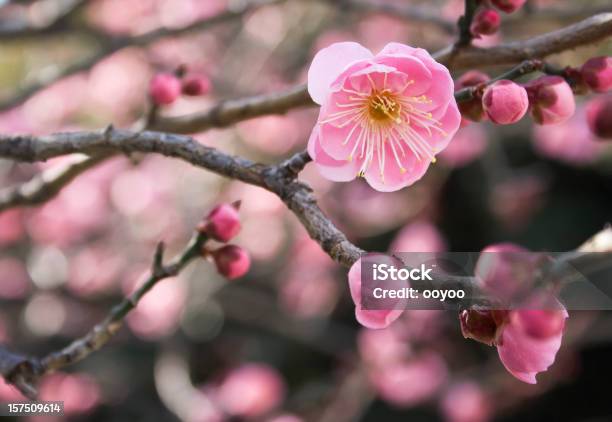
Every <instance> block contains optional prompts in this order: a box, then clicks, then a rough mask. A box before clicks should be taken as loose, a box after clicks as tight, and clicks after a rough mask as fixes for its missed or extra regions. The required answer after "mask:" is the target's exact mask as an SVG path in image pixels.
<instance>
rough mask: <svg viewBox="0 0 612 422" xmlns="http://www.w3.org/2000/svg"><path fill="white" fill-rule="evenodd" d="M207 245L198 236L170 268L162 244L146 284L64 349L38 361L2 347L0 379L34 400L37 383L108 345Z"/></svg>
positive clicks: (157, 250)
mask: <svg viewBox="0 0 612 422" xmlns="http://www.w3.org/2000/svg"><path fill="white" fill-rule="evenodd" d="M205 241H206V237H205V236H204V235H202V234H201V233H199V232H196V233H195V234H194V235H193V237H192V239H191V241H190V242H189V244H188V245H187V247H186V248H185V249H184V250H183V252H181V253H180V254H179V255H178V256H177V257H176V258H174V260H173V261H172V262H171V263H169V264H167V265H164V264H163V251H164V248H163V243H160V244H159V245H158V247H157V249H156V251H155V255H154V258H153V265H152V267H151V271H150V274H149V276H148V278H147V279H146V280H145V282H144V283H143V284H142V285H141V286H140V287H138V288H137V289H136V290H135V291H134V292H133V293H132V294H131V295H130V296H128V297H126V298H125V299H123V300H122V301H121V302H120V303H118V304H117V305H116V306H115V307H113V308H112V309H111V310H110V311H109V313H108V315H107V316H106V318H104V320H103V321H101V322H100V323H98V324H97V325H95V326H94V327H93V328H92V329H91V330H90V331H89V332H88V333H87V334H85V335H84V336H83V337H80V338H78V339H76V340H74V341H73V342H72V343H70V344H69V345H68V346H66V347H64V348H63V349H61V350H58V351H55V352H52V353H49V354H48V355H46V356H44V357H42V358H40V359H38V358H31V357H26V356H22V355H17V354H14V353H12V352H9V351H7V350H6V349H4V348H2V347H0V375H1V376H2V377H3V378H5V379H6V380H7V381H8V382H9V383H12V384H13V385H15V387H17V388H18V389H19V390H20V391H21V392H22V393H23V394H24V395H25V396H26V397H29V398H31V399H34V398H35V397H36V388H35V387H34V383H35V382H36V381H37V380H38V378H40V377H41V376H43V375H45V374H47V373H50V372H53V371H56V370H58V369H61V368H63V367H65V366H68V365H72V364H74V363H76V362H79V361H81V360H83V359H85V358H86V357H87V356H89V355H90V354H92V353H94V352H95V351H97V350H99V349H100V348H102V347H103V346H104V345H105V344H107V343H108V342H109V340H110V339H111V338H113V336H114V335H115V333H117V331H119V329H120V328H121V326H122V325H123V321H124V319H125V317H126V316H127V314H128V313H129V312H130V311H131V310H132V309H134V308H135V307H136V306H137V305H138V303H139V302H140V300H141V299H142V298H143V296H144V295H145V294H146V293H147V292H149V291H150V290H151V289H152V288H153V287H155V285H156V284H157V283H158V282H160V281H161V280H164V279H166V278H169V277H175V276H176V275H178V274H179V273H180V272H181V270H182V269H183V268H185V267H186V266H187V265H188V264H189V263H190V262H191V261H192V260H193V259H194V258H197V257H198V256H200V251H201V249H202V245H203V244H204V242H205Z"/></svg>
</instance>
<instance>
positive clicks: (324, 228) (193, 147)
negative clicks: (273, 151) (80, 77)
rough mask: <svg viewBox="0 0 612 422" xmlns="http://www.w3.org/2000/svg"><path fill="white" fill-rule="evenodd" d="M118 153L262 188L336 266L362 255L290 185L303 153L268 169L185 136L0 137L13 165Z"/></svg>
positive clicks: (308, 196) (309, 197)
mask: <svg viewBox="0 0 612 422" xmlns="http://www.w3.org/2000/svg"><path fill="white" fill-rule="evenodd" d="M118 152H123V153H131V152H144V153H159V154H162V155H165V156H168V157H174V158H179V159H182V160H184V161H186V162H189V163H191V164H193V165H195V166H198V167H201V168H205V169H208V170H211V171H213V172H215V173H217V174H219V175H222V176H225V177H229V178H231V179H236V180H240V181H242V182H245V183H249V184H252V185H256V186H260V187H263V188H265V189H267V190H269V191H271V192H273V193H275V194H276V195H277V196H278V197H279V198H280V199H281V200H283V202H284V203H285V204H286V205H287V207H288V208H289V209H290V210H291V211H293V213H294V214H295V215H296V216H297V217H298V219H299V220H300V221H301V222H302V224H303V225H304V227H305V228H306V230H307V231H308V233H309V234H310V236H311V237H312V238H313V239H314V240H316V241H317V242H318V243H319V244H320V245H321V247H322V248H323V250H325V251H326V252H327V253H328V254H329V255H330V256H331V257H332V258H333V259H334V260H336V261H337V262H339V263H340V264H343V265H345V266H350V265H351V264H352V263H353V262H355V261H356V260H357V259H358V258H359V255H360V253H361V252H362V250H361V249H359V248H357V247H356V246H355V245H353V244H352V243H350V242H349V241H348V240H347V239H346V236H345V235H344V234H343V233H342V232H341V231H340V230H338V228H336V226H335V225H334V224H333V223H332V222H331V221H330V220H329V219H328V218H327V217H326V216H325V214H324V213H323V211H321V209H320V208H319V206H318V205H317V203H316V200H315V197H314V195H313V193H312V190H311V189H310V187H309V186H308V185H306V184H304V183H302V182H300V181H297V180H295V176H296V173H297V172H299V171H300V170H301V168H303V166H304V165H305V164H306V163H308V162H309V161H310V158H309V157H308V156H307V154H306V153H305V152H300V153H298V154H296V155H295V156H294V157H292V158H290V159H289V160H287V161H285V162H284V163H281V164H279V165H271V166H269V165H264V164H261V163H255V162H253V161H250V160H247V159H245V158H240V157H234V156H230V155H227V154H224V153H222V152H220V151H217V150H216V149H214V148H210V147H207V146H204V145H202V144H200V143H199V142H197V141H195V140H194V139H192V138H190V137H188V136H183V135H175V134H167V133H160V132H150V131H144V132H131V131H126V130H116V129H113V128H109V129H107V130H105V131H98V132H74V133H58V134H54V135H47V136H40V137H34V136H10V135H0V157H4V158H10V159H14V160H19V161H42V160H46V159H49V158H53V157H57V156H61V155H66V154H72V153H86V154H98V153H104V154H107V153H118Z"/></svg>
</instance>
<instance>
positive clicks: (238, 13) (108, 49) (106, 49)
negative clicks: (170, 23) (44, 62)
mask: <svg viewBox="0 0 612 422" xmlns="http://www.w3.org/2000/svg"><path fill="white" fill-rule="evenodd" d="M282 1H285V0H253V1H251V2H249V3H247V4H246V6H244V7H243V8H241V9H239V10H235V11H234V10H230V11H227V12H224V13H221V14H219V15H217V16H213V17H211V18H207V19H202V20H200V21H197V22H194V23H192V24H190V25H187V26H185V27H182V28H176V29H168V28H160V29H156V30H153V31H150V32H147V33H145V34H142V35H139V36H135V37H127V38H126V37H122V38H109V39H106V40H104V41H105V43H104V46H103V47H102V48H101V49H100V51H98V52H97V53H95V54H94V55H92V56H90V57H88V58H85V59H83V60H81V61H79V62H77V63H74V64H72V65H70V66H68V67H66V68H65V69H63V70H59V71H58V72H55V73H52V72H48V73H47V72H45V73H44V74H43V75H40V76H39V78H38V79H37V80H36V81H35V82H33V83H32V84H31V85H29V86H27V87H25V88H23V89H22V90H21V91H19V92H17V93H16V94H15V95H13V96H12V97H10V98H7V99H5V100H3V101H0V111H1V110H6V109H9V108H11V107H14V106H16V105H18V104H20V103H22V102H23V101H25V100H27V99H28V98H30V97H31V96H32V95H34V94H36V93H37V92H38V91H40V90H41V89H44V88H46V87H47V86H49V85H51V84H53V83H55V82H57V81H59V80H61V79H64V78H67V77H68V76H72V75H74V74H77V73H80V72H83V71H86V70H89V69H90V68H91V67H92V66H94V65H95V64H97V63H98V62H100V61H102V60H103V59H104V58H106V57H107V56H109V55H111V54H113V53H115V52H117V51H119V50H121V49H123V48H126V47H143V46H146V45H149V44H151V43H153V42H154V41H157V40H158V39H160V38H164V37H178V36H182V35H187V34H190V33H193V32H197V31H202V30H205V29H208V28H210V27H212V26H215V25H218V24H221V23H224V22H228V21H231V20H234V19H238V18H240V17H242V16H244V15H245V14H247V13H248V12H250V11H252V10H254V9H256V8H258V7H261V6H264V5H269V4H275V3H280V2H282Z"/></svg>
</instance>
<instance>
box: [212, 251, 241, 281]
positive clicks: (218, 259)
mask: <svg viewBox="0 0 612 422" xmlns="http://www.w3.org/2000/svg"><path fill="white" fill-rule="evenodd" d="M212 256H213V258H214V260H215V265H216V267H217V271H218V272H219V274H221V275H222V276H224V277H226V278H228V279H229V280H233V279H235V278H238V277H242V276H243V275H245V274H246V273H247V272H248V271H249V268H250V267H251V257H250V256H249V253H248V252H247V251H246V250H245V249H244V248H241V247H240V246H236V245H225V246H223V247H222V248H219V249H217V250H216V251H213V252H212Z"/></svg>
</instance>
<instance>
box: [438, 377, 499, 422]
mask: <svg viewBox="0 0 612 422" xmlns="http://www.w3.org/2000/svg"><path fill="white" fill-rule="evenodd" d="M440 407H441V410H442V413H443V414H444V417H445V420H446V421H447V422H486V421H488V420H489V419H490V417H491V402H490V401H489V400H488V398H487V395H486V393H485V392H484V391H483V389H482V388H481V387H480V386H479V385H478V384H476V383H474V382H471V381H464V382H461V383H457V384H453V385H452V386H451V387H450V388H449V389H448V390H447V391H445V393H444V396H443V397H442V400H441V403H440Z"/></svg>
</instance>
